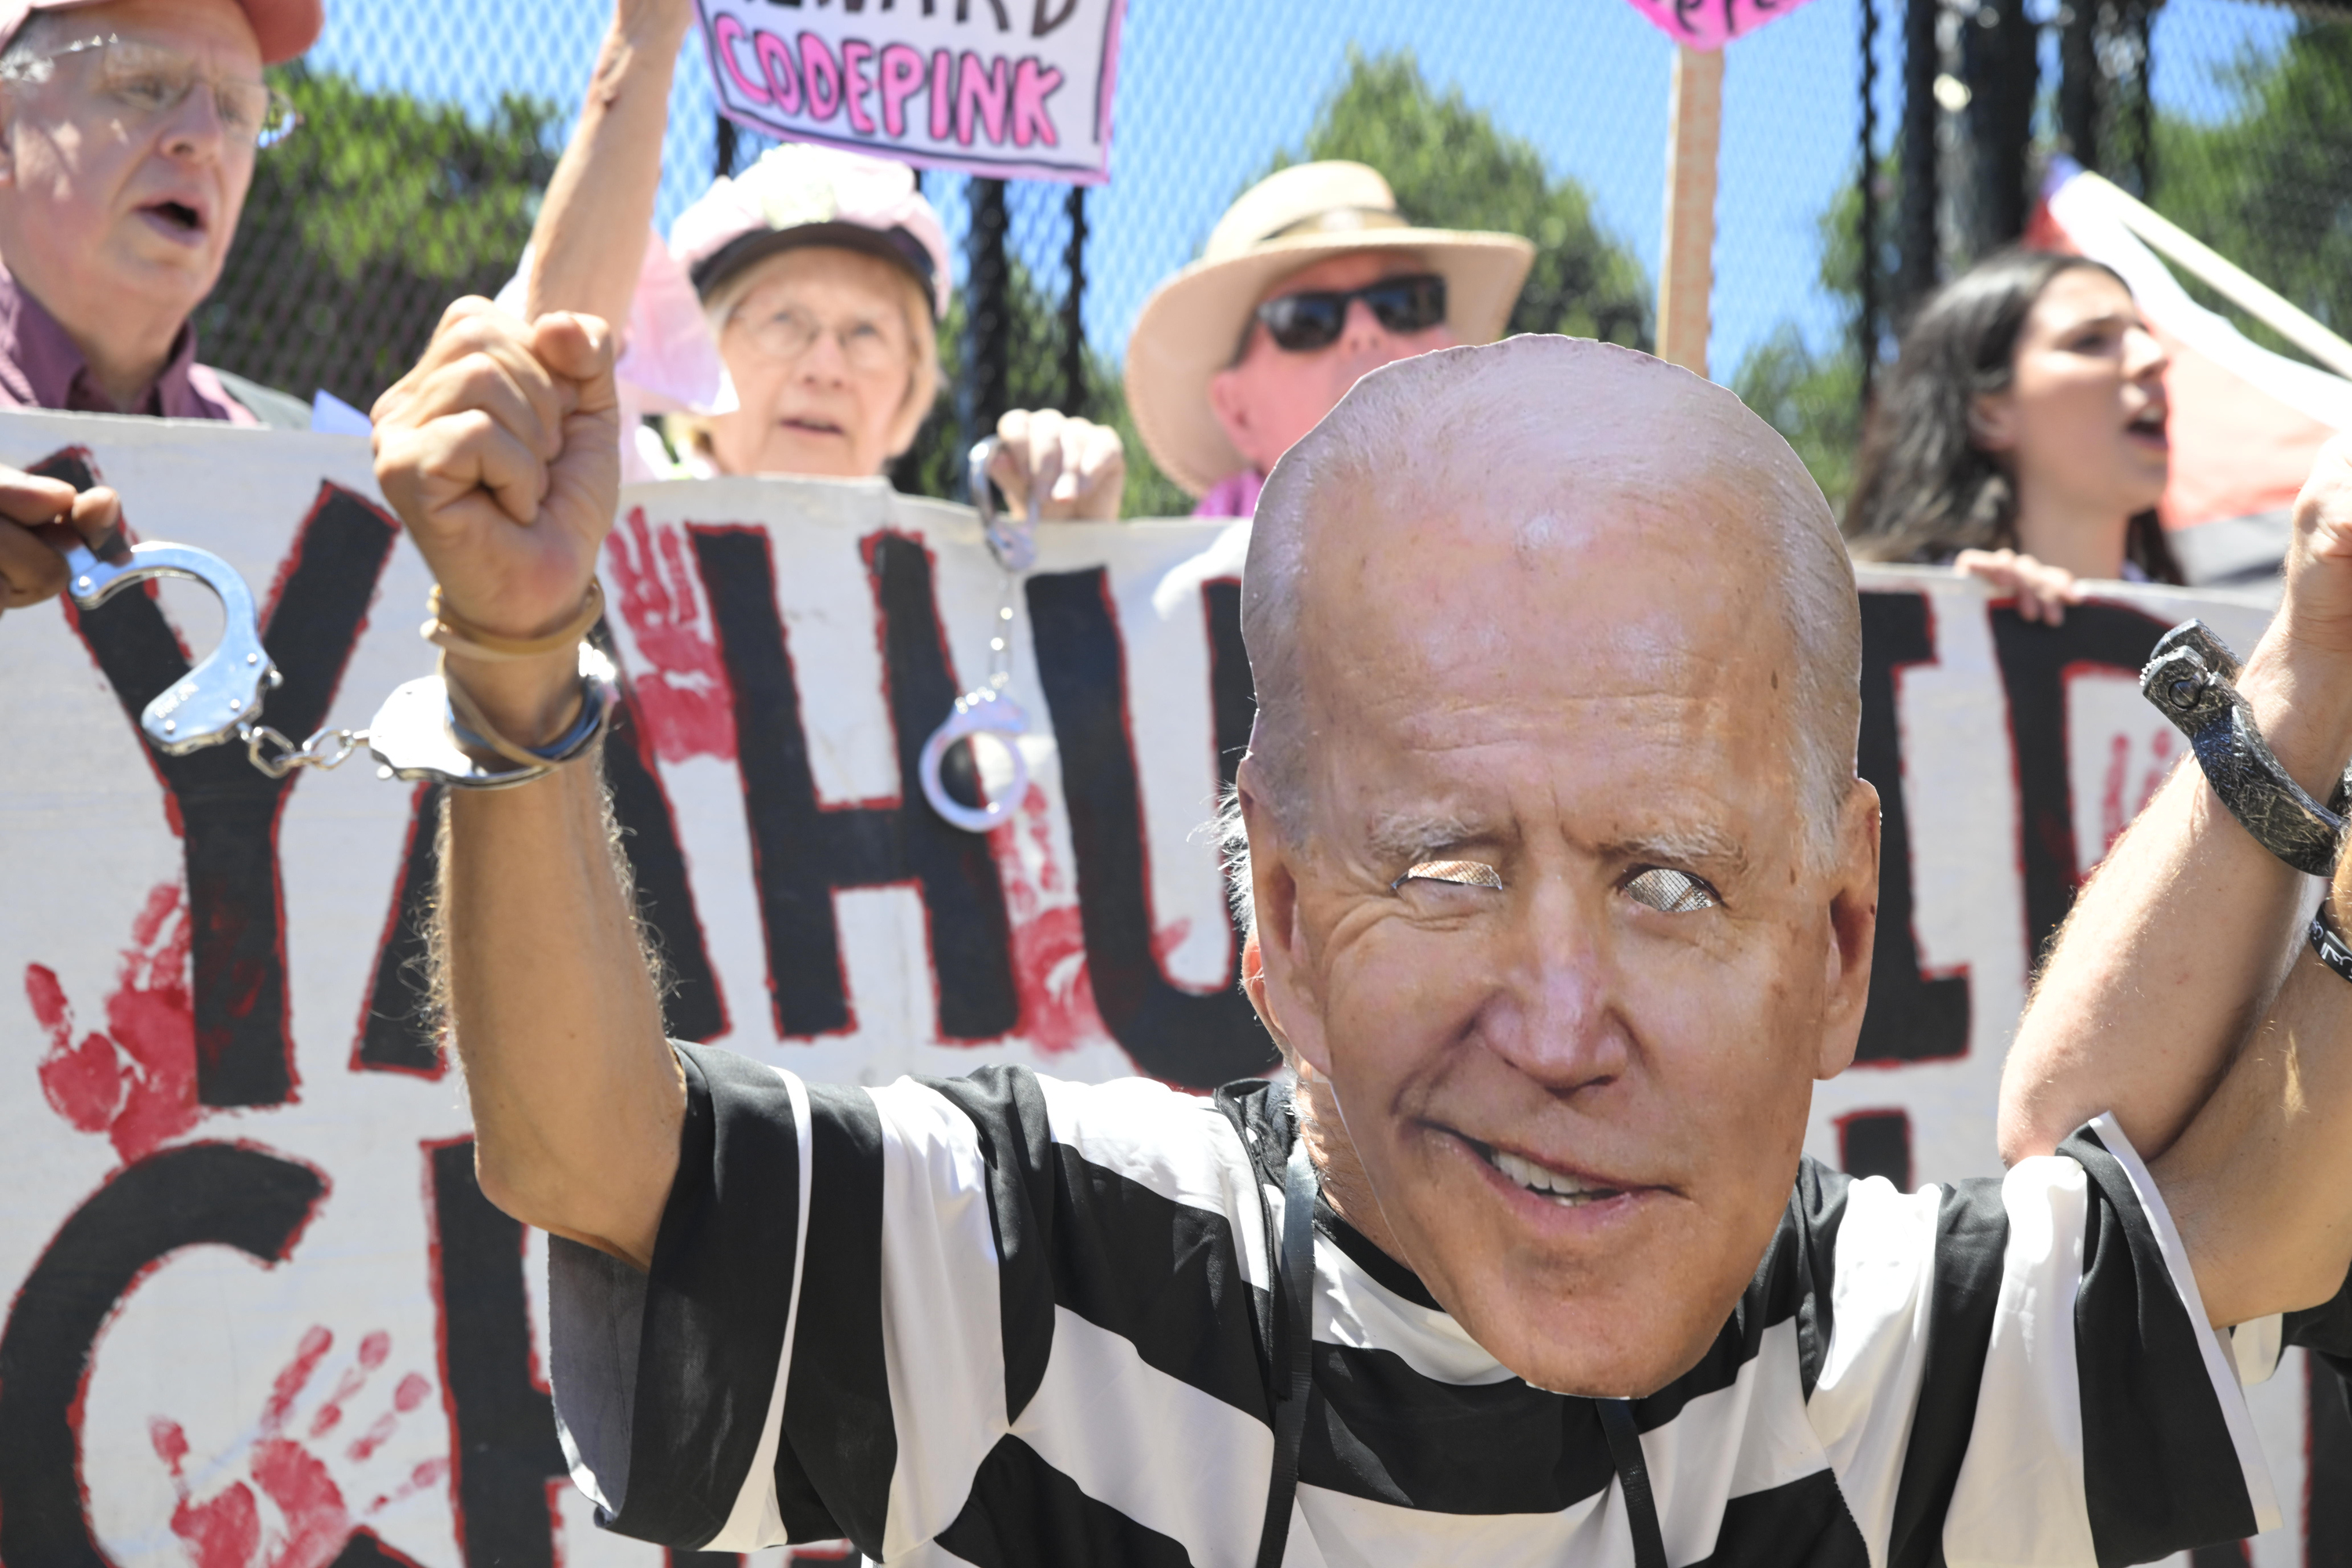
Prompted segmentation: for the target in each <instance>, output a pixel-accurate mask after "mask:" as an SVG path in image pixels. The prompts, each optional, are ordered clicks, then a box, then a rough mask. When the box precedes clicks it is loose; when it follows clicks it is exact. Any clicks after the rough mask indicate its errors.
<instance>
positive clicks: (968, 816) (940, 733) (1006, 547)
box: [916, 436, 1037, 833]
mask: <svg viewBox="0 0 2352 1568" xmlns="http://www.w3.org/2000/svg"><path fill="white" fill-rule="evenodd" d="M1001 445H1003V443H1002V442H1000V441H999V440H998V439H997V438H996V437H993V436H991V437H987V438H986V439H984V440H982V441H978V442H975V443H974V444H973V446H972V448H971V461H970V467H969V468H968V469H967V471H966V477H967V478H968V479H969V480H970V489H971V500H972V505H973V507H974V508H975V509H976V510H978V511H979V513H980V531H981V537H982V539H983V540H984V541H985V542H987V544H988V552H989V553H990V554H991V555H992V556H994V557H995V558H996V564H997V565H998V566H999V567H1000V568H1001V569H1002V570H1003V584H1002V586H1001V587H1000V588H999V590H998V593H997V598H996V621H995V625H994V626H992V627H991V628H990V637H989V641H988V682H987V684H986V685H984V686H976V687H974V688H972V689H971V690H970V691H967V692H965V693H964V694H963V695H962V696H961V697H959V698H957V699H956V700H955V709H954V710H953V711H952V712H950V713H949V715H948V717H947V720H946V721H945V722H944V723H942V724H940V727H939V728H938V729H936V730H934V731H931V735H930V739H929V740H927V741H925V742H923V751H922V755H921V757H920V758H919V760H918V762H917V764H916V774H917V777H918V778H919V780H920V781H921V784H922V786H923V798H924V799H925V800H927V801H929V802H930V805H931V809H932V810H933V811H936V812H938V813H939V814H940V816H941V817H942V818H944V819H945V820H947V821H948V822H950V823H952V824H954V825H955V826H958V827H961V828H962V829H963V830H964V831H965V832H967V833H986V832H988V831H989V830H990V829H991V828H992V827H995V826H998V825H1000V824H1002V823H1003V822H1004V821H1005V820H1006V819H1007V818H1008V817H1010V816H1012V815H1013V811H1014V809H1015V808H1017V807H1018V806H1019V805H1020V803H1021V801H1022V799H1023V797H1024V796H1025V795H1027V794H1028V793H1029V763H1028V760H1027V759H1026V758H1024V756H1023V755H1022V754H1021V745H1020V739H1019V738H1020V737H1021V736H1023V735H1025V734H1027V733H1028V732H1029V715H1028V714H1027V713H1026V712H1024V711H1023V710H1022V708H1021V705H1020V704H1019V703H1018V702H1015V701H1014V700H1013V694H1012V691H1011V690H1010V688H1011V686H1012V684H1013V611H1014V609H1015V607H1016V605H1017V601H1018V595H1019V594H1020V588H1021V574H1023V573H1024V572H1026V571H1028V570H1029V568H1030V567H1031V566H1033V565H1034V564H1035V563H1036V561H1037V497H1036V495H1035V493H1034V486H1033V487H1032V492H1031V494H1030V496H1029V504H1028V507H1027V510H1026V511H1025V513H1024V515H1023V516H1022V517H1021V518H1019V519H1017V520H1015V519H1009V518H1006V517H1004V516H1003V514H1001V513H1000V512H998V510H996V504H995V500H994V499H993V498H992V496H991V495H990V493H989V489H988V465H989V462H990V460H991V459H992V458H994V457H995V456H996V451H997V448H998V447H1000V446H1001ZM981 735H989V736H993V737H994V738H995V739H996V741H997V742H998V743H999V744H1001V745H1003V748H1004V749H1005V751H1006V752H1007V753H1009V754H1010V756H1011V757H1012V760H1013V777H1012V780H1011V781H1010V782H1009V783H1008V784H1006V786H1005V787H1004V788H1003V790H1000V791H995V792H992V798H991V799H990V800H989V801H988V803H987V804H986V805H964V804H963V802H961V801H960V800H958V799H956V798H955V796H953V795H950V794H949V793H948V787H947V781H946V779H945V778H944V777H943V776H942V774H941V769H942V768H943V767H944V766H945V764H946V762H947V754H948V749H949V748H950V747H951V746H953V745H954V744H955V743H956V742H958V741H969V740H971V739H973V738H975V737H977V736H981Z"/></svg>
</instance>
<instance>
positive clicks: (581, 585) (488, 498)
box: [373, 299, 621, 744]
mask: <svg viewBox="0 0 2352 1568" xmlns="http://www.w3.org/2000/svg"><path fill="white" fill-rule="evenodd" d="M373 417H374V423H375V471H376V480H377V482H378V483H379V484H381V485H382V486H383V494H384V499H385V500H388V501H390V502H391V503H392V505H393V508H394V510H396V511H398V512H399V514H400V518H401V521H403V522H404V523H406V524H407V525H408V531H409V534H410V537H412V538H414V539H415V541H416V546H417V548H418V549H419V550H421V551H422V552H424V554H425V564H426V565H428V566H430V567H431V568H432V569H433V575H434V577H435V578H436V580H437V581H438V582H439V583H440V584H441V596H442V603H443V605H445V606H446V609H447V610H448V611H449V612H450V613H451V614H452V616H456V617H461V618H462V619H463V620H465V621H467V622H469V623H471V624H472V625H474V626H479V627H481V628H482V629H484V630H485V631H488V632H491V633H494V634H496V635H498V636H500V637H515V638H520V639H526V640H527V639H530V638H535V637H545V636H547V635H549V634H550V633H551V632H554V631H556V630H558V629H560V628H561V627H562V626H564V625H565V624H566V623H567V622H569V621H571V620H572V617H573V616H575V615H577V614H578V613H579V610H580V607H581V605H582V602H583V600H584V598H585V597H586V595H587V592H588V584H589V581H590V580H591V579H592V578H593V576H594V575H595V571H596V554H597V550H598V548H599V547H600V546H601V545H602V544H603V543H604V535H605V534H606V532H608V531H610V530H611V528H612V526H613V511H614V506H615V505H616V504H617V502H618V500H619V497H620V486H621V448H620V406H619V404H618V402H617V400H616V397H615V395H614V388H613V338H612V333H611V331H609V329H607V328H606V326H605V325H604V322H603V321H598V320H597V319H595V318H594V317H593V316H576V315H572V314H570V313H568V312H562V311H559V312H556V313H554V314H551V315H546V316H542V317H541V318H540V319H539V320H538V321H536V322H530V323H526V322H524V321H522V320H520V318H519V317H515V316H509V315H508V314H506V313H505V312H504V311H502V310H499V309H498V308H497V307H496V306H494V305H492V304H491V303H490V302H489V301H488V300H481V299H467V300H458V301H457V303H456V304H454V305H452V306H450V307H449V310H448V311H447V313H446V314H445V315H444V316H443V317H442V318H441V325H440V326H439V327H438V328H437V329H436V331H434V334H433V341H432V342H431V343H429V344H428V345H426V347H425V357H424V358H423V359H421V360H419V361H418V362H417V363H416V368H415V369H414V370H412V371H410V372H409V373H408V374H406V375H404V376H403V377H402V378H401V379H400V380H399V382H398V383H396V384H394V386H393V388H392V389H391V390H390V391H388V392H386V393H385V394H384V395H383V396H382V397H380V398H378V399H377V400H376V405H375V412H374V416H373ZM574 669H575V667H574V663H573V656H572V652H571V650H569V649H566V650H564V651H563V652H561V653H554V654H549V655H545V656H542V657H541V658H533V659H531V660H528V661H523V662H520V663H513V664H498V665H479V664H475V665H470V666H469V667H468V668H467V670H466V672H465V673H466V686H467V691H468V692H470V693H471V694H472V695H473V696H474V698H475V700H477V701H478V702H479V703H480V704H481V705H482V706H483V707H484V708H485V709H486V710H488V712H489V714H490V716H491V717H492V718H493V720H494V721H498V722H499V727H500V728H501V729H502V730H504V731H505V732H506V733H508V734H509V735H510V736H513V737H514V738H516V739H518V740H524V741H525V743H527V744H529V743H535V742H537V741H538V740H543V739H545V738H547V737H548V736H550V735H551V734H552V733H553V732H555V731H557V730H560V729H561V727H562V724H563V723H564V722H565V721H566V720H567V718H568V716H569V714H570V713H571V712H572V711H573V705H572V695H573V693H574V692H575V691H576V689H577V683H576V678H575V673H574Z"/></svg>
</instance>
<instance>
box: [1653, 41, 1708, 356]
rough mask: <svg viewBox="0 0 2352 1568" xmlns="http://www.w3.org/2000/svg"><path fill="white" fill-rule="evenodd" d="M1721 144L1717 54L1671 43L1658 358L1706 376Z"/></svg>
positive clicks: (1659, 286)
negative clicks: (1671, 59)
mask: <svg viewBox="0 0 2352 1568" xmlns="http://www.w3.org/2000/svg"><path fill="white" fill-rule="evenodd" d="M1722 141H1723V51H1722V50H1721V49H1694V48H1689V47H1681V46H1677V47H1676V48H1675V74H1674V83H1673V86H1672V87H1671V88H1670V89H1668V91H1667V98H1666V239H1665V247H1664V253H1663V254H1662V255H1661V256H1660V258H1659V260H1658V357H1659V358H1661V359H1664V360H1667V361H1669V362H1671V363H1675V364H1678V365H1681V366H1682V367H1683V368H1684V369H1685V370H1691V371H1696V372H1697V373H1698V374H1701V375H1705V374H1706V330H1707V292H1708V290H1709V289H1710V288H1711V287H1712V286H1713V283H1714V280H1715V164H1716V153H1717V149H1718V148H1719V146H1720V145H1721V143H1722Z"/></svg>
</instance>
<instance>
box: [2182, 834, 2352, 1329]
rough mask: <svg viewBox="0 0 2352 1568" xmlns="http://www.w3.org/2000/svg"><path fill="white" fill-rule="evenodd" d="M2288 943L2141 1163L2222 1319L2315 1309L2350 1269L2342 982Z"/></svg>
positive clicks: (2350, 1158)
mask: <svg viewBox="0 0 2352 1568" xmlns="http://www.w3.org/2000/svg"><path fill="white" fill-rule="evenodd" d="M2337 889H2338V891H2337V894H2336V900H2334V901H2335V905H2336V908H2337V909H2342V908H2343V907H2344V905H2345V900H2344V893H2345V891H2346V890H2347V884H2346V882H2345V880H2344V879H2340V878H2339V879H2338V882H2337ZM2296 952H2298V953H2299V954H2300V956H2299V957H2298V958H2297V959H2296V961H2295V963H2294V966H2293V968H2292V969H2291V970H2290V971H2289V972H2288V974H2287V978H2286V980H2285V983H2284V984H2283V985H2282V986H2281V987H2280V988H2279V994H2278V998H2277V1001H2276V1003H2275V1005H2273V1009H2272V1011H2271V1014H2270V1016H2269V1017H2268V1018H2266V1019H2265V1020H2264V1021H2263V1025H2262V1026H2261V1027H2260V1028H2259V1029H2258V1030H2256V1032H2255V1033H2254V1036H2253V1037H2252V1039H2250V1040H2249V1041H2248V1042H2247V1044H2246V1047H2245V1049H2244V1050H2243V1051H2242V1052H2240V1053H2239V1055H2238V1057H2237V1059H2236V1060H2235V1061H2234V1062H2232V1063H2231V1068H2230V1070H2229V1074H2228V1076H2227V1077H2226V1078H2225V1079H2223V1080H2222V1082H2221V1087H2220V1088H2219V1089H2216V1090H2215V1091H2214V1094H2213V1097H2212V1099H2211V1100H2210V1102H2209V1103H2208V1104H2207V1105H2206V1106H2205V1107H2204V1108H2203V1109H2202V1110H2200V1112H2199V1113H2198V1115H2197V1117H2196V1118H2195V1120H2194V1121H2191V1122H2190V1124H2189V1127H2188V1129H2187V1131H2184V1132H2182V1133H2181V1135H2180V1139H2179V1142H2178V1143H2176V1144H2175V1145H2174V1146H2173V1148H2172V1149H2171V1150H2170V1151H2169V1152H2168V1153H2167V1154H2166V1155H2165V1157H2164V1158H2162V1159H2160V1160H2158V1161H2156V1162H2153V1163H2152V1164H2151V1166H2150V1170H2151V1173H2153V1174H2154V1175H2155V1177H2156V1180H2157V1184H2158V1186H2159V1187H2161V1188H2162V1189H2163V1192H2164V1197H2165V1202H2166V1204H2167V1205H2168V1207H2170V1209H2171V1210H2172V1215H2173V1220H2174V1223H2175V1224H2176V1225H2178V1226H2179V1229H2180V1234H2181V1238H2182V1241H2183V1243H2184V1245H2185V1246H2186V1247H2188V1249H2189V1261H2190V1263H2191V1264H2192V1265H2193V1266H2194V1268H2195V1269H2196V1271H2197V1286H2198V1290H2199V1293H2200V1295H2202V1296H2203V1297H2204V1299H2205V1310H2206V1311H2207V1313H2208V1315H2209V1316H2210V1318H2211V1320H2212V1321H2213V1322H2215V1323H2217V1324H2221V1325H2224V1326H2226V1325H2228V1324H2231V1323H2241V1322H2244V1321H2248V1320H2250V1319H2253V1318H2259V1317H2264V1316H2267V1315H2268V1314H2270V1313H2272V1312H2282V1311H2293V1310H2295V1309H2297V1308H2302V1307H2312V1306H2316V1305H2318V1304H2319V1303H2321V1302H2323V1301H2325V1300H2328V1299H2329V1298H2331V1297H2332V1296H2334V1295H2335V1294H2336V1291H2337V1290H2338V1289H2341V1288H2342V1286H2343V1284H2344V1280H2345V1273H2346V1269H2347V1267H2352V1199H2347V1194H2352V984H2347V983H2346V982H2345V981H2344V980H2343V979H2341V978H2340V977H2338V976H2337V975H2336V974H2335V973H2333V972H2332V971H2330V970H2328V969H2327V968H2326V966H2325V965H2324V964H2322V963H2320V962H2319V961H2318V960H2317V959H2316V958H2315V956H2313V955H2312V954H2311V952H2310V951H2309V949H2308V947H2307V946H2306V945H2305V944H2304V943H2303V942H2300V941H2298V942H2297V943H2296Z"/></svg>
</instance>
